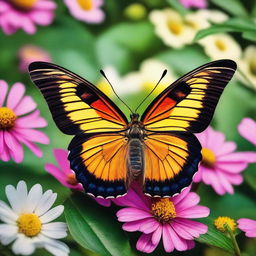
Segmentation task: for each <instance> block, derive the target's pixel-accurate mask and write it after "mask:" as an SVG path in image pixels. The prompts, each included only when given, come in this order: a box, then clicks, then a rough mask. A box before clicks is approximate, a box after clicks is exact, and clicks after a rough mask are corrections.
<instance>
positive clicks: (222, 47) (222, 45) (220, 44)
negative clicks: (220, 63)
mask: <svg viewBox="0 0 256 256" xmlns="http://www.w3.org/2000/svg"><path fill="white" fill-rule="evenodd" d="M215 45H216V47H217V48H218V49H219V50H220V51H222V52H224V51H226V49H227V45H226V44H225V43H224V42H223V41H221V40H219V39H217V40H216V41H215Z"/></svg>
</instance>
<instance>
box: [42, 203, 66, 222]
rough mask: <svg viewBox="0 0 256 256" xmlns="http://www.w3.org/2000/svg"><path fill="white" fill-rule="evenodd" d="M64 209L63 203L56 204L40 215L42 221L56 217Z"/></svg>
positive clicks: (48, 220)
mask: <svg viewBox="0 0 256 256" xmlns="http://www.w3.org/2000/svg"><path fill="white" fill-rule="evenodd" d="M63 211H64V206H63V205H58V206H56V207H54V208H52V209H51V210H50V211H48V212H46V213H45V214H44V215H42V216H41V217H40V220H41V222H42V223H48V222H50V221H52V220H54V219H56V218H58V217H59V216H60V215H61V214H62V213H63Z"/></svg>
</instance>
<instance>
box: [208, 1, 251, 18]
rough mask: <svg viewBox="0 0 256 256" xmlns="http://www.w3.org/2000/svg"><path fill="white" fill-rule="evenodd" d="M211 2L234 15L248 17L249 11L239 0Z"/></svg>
mask: <svg viewBox="0 0 256 256" xmlns="http://www.w3.org/2000/svg"><path fill="white" fill-rule="evenodd" d="M211 2H212V3H214V4H215V5H217V6H218V7H220V8H222V9H223V10H225V11H227V12H228V13H230V14H232V15H234V16H238V17H248V12H247V11H246V9H245V8H244V6H243V5H242V3H241V2H240V1H239V0H225V1H223V0H211ZM231 6H232V8H231Z"/></svg>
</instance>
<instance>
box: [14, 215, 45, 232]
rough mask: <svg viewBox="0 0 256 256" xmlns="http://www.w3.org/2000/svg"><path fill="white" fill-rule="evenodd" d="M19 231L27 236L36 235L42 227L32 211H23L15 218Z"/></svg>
mask: <svg viewBox="0 0 256 256" xmlns="http://www.w3.org/2000/svg"><path fill="white" fill-rule="evenodd" d="M17 225H18V228H19V232H20V233H23V234H24V235H25V236H27V237H34V236H36V235H38V234H39V233H40V231H41V228H42V223H41V221H40V219H39V218H38V216H37V215H36V214H34V213H24V214H22V215H20V217H19V218H18V220H17Z"/></svg>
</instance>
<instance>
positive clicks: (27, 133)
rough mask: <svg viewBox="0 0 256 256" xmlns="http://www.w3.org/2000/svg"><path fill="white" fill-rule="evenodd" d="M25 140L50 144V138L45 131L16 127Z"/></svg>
mask: <svg viewBox="0 0 256 256" xmlns="http://www.w3.org/2000/svg"><path fill="white" fill-rule="evenodd" d="M15 130H16V132H17V133H19V134H20V135H21V136H22V137H23V138H24V139H25V140H28V141H33V142H37V143H41V144H49V142H50V141H49V138H48V136H46V135H45V134H44V133H43V132H41V131H38V130H35V129H22V128H19V129H15Z"/></svg>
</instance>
